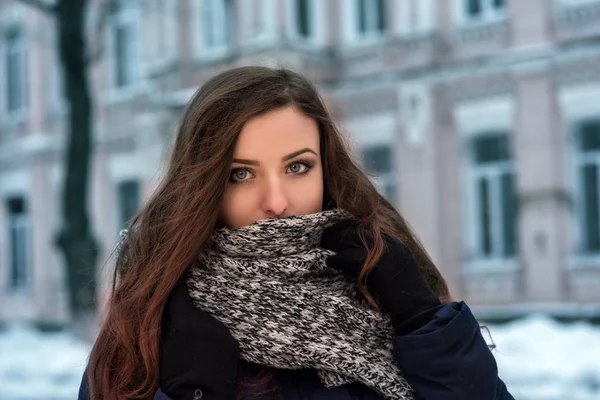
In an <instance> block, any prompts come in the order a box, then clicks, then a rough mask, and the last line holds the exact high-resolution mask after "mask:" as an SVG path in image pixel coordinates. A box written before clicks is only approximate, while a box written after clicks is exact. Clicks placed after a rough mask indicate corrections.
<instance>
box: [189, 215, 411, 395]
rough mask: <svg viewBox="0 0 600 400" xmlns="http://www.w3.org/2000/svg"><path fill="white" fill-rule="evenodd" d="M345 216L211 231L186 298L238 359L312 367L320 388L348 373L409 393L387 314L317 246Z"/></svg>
mask: <svg viewBox="0 0 600 400" xmlns="http://www.w3.org/2000/svg"><path fill="white" fill-rule="evenodd" d="M348 217H349V216H348V214H347V213H345V212H343V211H340V210H329V211H323V212H319V213H316V214H310V215H303V216H297V217H284V218H277V219H266V220H261V221H258V222H255V223H253V224H251V225H249V226H246V227H243V228H237V229H228V228H221V229H217V230H215V232H214V233H213V235H212V237H211V240H210V243H209V244H208V246H207V248H206V250H205V251H204V252H203V253H202V254H201V256H200V260H199V261H200V262H199V263H198V266H197V267H194V268H192V270H191V271H190V275H189V279H188V287H189V290H190V296H191V298H192V301H193V303H194V305H195V306H196V307H199V308H201V309H203V310H204V311H207V312H208V313H210V314H212V315H213V316H214V317H215V318H217V319H218V320H220V321H221V322H223V323H224V324H225V325H226V326H227V327H228V328H229V330H230V331H231V333H232V335H233V336H234V337H235V339H236V340H237V341H238V342H239V344H240V349H241V357H242V358H243V359H245V360H247V361H250V362H253V363H257V364H261V365H267V366H271V367H274V368H285V369H301V368H312V369H315V370H317V373H318V375H319V378H320V379H321V381H322V382H323V384H324V385H325V386H326V387H335V386H338V385H342V384H345V383H350V382H355V381H358V382H362V383H363V384H365V385H366V386H368V387H370V388H371V389H373V390H375V391H376V392H378V393H380V394H381V395H383V396H384V397H386V398H390V399H412V398H413V395H412V389H411V388H410V386H409V385H408V383H407V382H406V380H405V379H404V377H403V376H402V373H401V372H400V370H399V369H398V367H397V366H396V363H395V360H394V356H393V348H392V335H393V332H392V326H391V322H390V320H389V318H388V317H387V316H385V315H381V314H379V313H377V312H376V311H374V310H372V309H370V308H369V306H368V304H367V303H366V301H365V300H364V299H363V297H362V295H361V294H360V292H359V291H358V288H357V287H356V282H355V280H353V279H351V278H348V277H346V276H345V275H343V274H341V273H340V272H339V271H335V270H333V269H331V268H329V267H328V266H327V264H326V263H325V259H326V258H327V257H328V256H329V255H331V254H333V253H332V252H331V251H329V250H325V249H322V248H319V243H320V241H321V236H322V234H323V231H324V230H325V229H326V228H328V227H330V226H333V225H335V224H336V223H338V222H340V221H342V220H345V219H348Z"/></svg>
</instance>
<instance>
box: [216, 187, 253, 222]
mask: <svg viewBox="0 0 600 400" xmlns="http://www.w3.org/2000/svg"><path fill="white" fill-rule="evenodd" d="M242 189H243V188H238V187H230V188H228V189H227V190H226V191H225V195H224V196H223V207H222V208H221V219H222V220H223V222H224V223H225V225H227V226H228V227H230V228H239V227H242V226H246V225H248V224H250V223H251V222H253V221H251V220H249V218H251V216H252V215H254V214H255V212H254V210H255V209H256V207H257V206H256V204H254V201H253V196H252V195H251V193H248V191H244V190H242Z"/></svg>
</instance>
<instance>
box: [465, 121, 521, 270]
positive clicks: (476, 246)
mask: <svg viewBox="0 0 600 400" xmlns="http://www.w3.org/2000/svg"><path fill="white" fill-rule="evenodd" d="M496 135H506V139H507V140H508V146H509V158H508V159H506V160H500V161H493V162H484V163H481V164H478V163H477V162H476V160H475V153H474V148H473V141H474V140H476V139H479V138H481V137H485V136H496ZM511 139H512V135H511V134H510V133H509V132H506V131H498V130H489V131H482V132H480V133H476V134H472V135H469V137H467V138H466V147H467V152H468V157H467V159H468V161H467V166H466V168H467V171H466V180H467V182H466V187H467V203H468V204H469V206H468V208H467V212H469V213H470V215H469V216H468V218H467V219H468V221H469V226H468V230H469V231H470V235H469V238H470V243H468V249H469V250H468V254H467V261H468V262H469V263H471V262H473V263H477V264H481V263H484V264H485V263H489V264H497V263H503V262H506V261H511V260H514V259H515V258H516V257H517V256H518V248H519V241H518V236H519V235H518V218H517V217H516V207H517V199H516V198H515V204H514V207H515V221H514V229H515V232H514V234H513V235H514V239H515V243H513V246H514V247H513V249H514V254H512V255H510V254H504V251H505V249H506V248H507V245H506V243H505V237H506V233H505V232H504V229H505V224H504V219H503V217H504V215H503V214H504V210H505V206H504V205H503V204H502V198H503V196H501V194H502V192H501V190H502V188H501V186H502V176H503V175H505V174H511V175H512V179H513V185H515V187H514V189H515V190H514V193H515V196H516V179H517V175H516V166H515V160H514V155H513V154H512V151H511V150H510V149H511V148H512V147H511ZM481 179H486V180H487V182H488V187H489V208H490V237H491V251H490V254H489V255H486V254H485V252H484V250H483V249H482V245H481V239H482V238H483V232H482V230H481V219H480V218H481V217H480V215H481V210H482V207H483V204H482V203H481V200H480V198H479V195H478V193H477V191H478V184H479V182H480V180H481Z"/></svg>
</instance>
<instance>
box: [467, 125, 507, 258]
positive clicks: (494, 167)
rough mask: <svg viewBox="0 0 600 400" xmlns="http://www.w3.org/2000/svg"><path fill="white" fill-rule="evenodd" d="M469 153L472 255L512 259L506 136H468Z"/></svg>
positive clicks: (494, 134)
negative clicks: (469, 140)
mask: <svg viewBox="0 0 600 400" xmlns="http://www.w3.org/2000/svg"><path fill="white" fill-rule="evenodd" d="M470 153H471V166H470V168H471V174H470V186H471V196H472V197H473V198H472V199H471V200H472V205H473V209H472V211H471V212H473V215H472V217H473V221H475V223H474V226H473V229H474V232H473V233H474V237H475V243H474V244H475V257H476V258H478V259H506V258H512V257H513V256H514V255H515V254H516V250H517V249H516V246H517V224H516V217H517V216H516V207H517V196H516V190H515V185H516V182H515V174H514V170H513V161H512V159H511V152H510V144H509V136H508V135H507V134H505V133H490V134H484V135H478V136H476V137H474V138H473V139H471V142H470Z"/></svg>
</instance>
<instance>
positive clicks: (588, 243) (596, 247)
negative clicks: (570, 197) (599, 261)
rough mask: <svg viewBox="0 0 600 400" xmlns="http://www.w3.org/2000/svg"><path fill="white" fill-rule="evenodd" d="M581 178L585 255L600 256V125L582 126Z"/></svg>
mask: <svg viewBox="0 0 600 400" xmlns="http://www.w3.org/2000/svg"><path fill="white" fill-rule="evenodd" d="M577 139H578V140H577V142H578V146H577V147H578V148H577V153H578V155H577V158H576V160H577V166H576V168H577V175H578V176H579V200H580V205H581V207H580V212H579V221H580V223H579V226H580V229H581V231H580V232H581V250H582V252H583V253H599V252H600V201H599V199H600V196H599V194H600V193H599V190H600V184H599V181H598V179H599V177H600V174H599V170H598V169H599V168H600V121H588V122H584V123H582V124H581V125H580V126H579V129H578V138H577Z"/></svg>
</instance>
